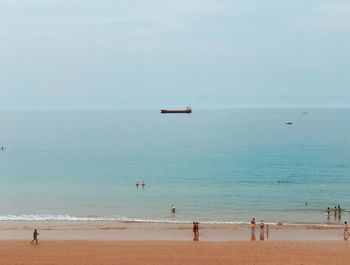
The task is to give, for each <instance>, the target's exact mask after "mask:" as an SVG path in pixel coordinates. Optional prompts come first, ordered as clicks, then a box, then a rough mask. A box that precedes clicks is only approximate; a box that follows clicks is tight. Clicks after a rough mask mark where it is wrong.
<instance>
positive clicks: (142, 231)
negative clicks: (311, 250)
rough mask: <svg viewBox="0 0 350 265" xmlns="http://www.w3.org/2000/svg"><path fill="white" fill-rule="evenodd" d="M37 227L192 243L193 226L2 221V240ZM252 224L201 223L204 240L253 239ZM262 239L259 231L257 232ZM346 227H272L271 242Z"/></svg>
mask: <svg viewBox="0 0 350 265" xmlns="http://www.w3.org/2000/svg"><path fill="white" fill-rule="evenodd" d="M34 228H37V229H38V230H39V233H40V237H39V239H40V240H43V241H45V240H100V241H104V240H116V241H118V240H119V241H134V240H135V241H140V240H143V241H147V240H152V241H155V240H158V241H191V239H192V236H193V233H192V224H169V223H123V222H113V221H2V222H0V239H2V240H29V239H30V238H31V237H32V232H33V230H34ZM250 236H251V233H250V228H249V225H246V224H241V225H226V224H220V225H215V224H210V225H209V224H200V240H201V241H214V242H227V241H247V240H250ZM256 239H259V229H258V228H257V230H256ZM342 239H343V227H342V226H341V225H338V226H324V225H310V224H309V225H297V226H295V225H270V233H269V240H270V241H275V240H307V241H315V240H316V241H317V240H342Z"/></svg>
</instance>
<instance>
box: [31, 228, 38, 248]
mask: <svg viewBox="0 0 350 265" xmlns="http://www.w3.org/2000/svg"><path fill="white" fill-rule="evenodd" d="M38 235H39V233H38V230H37V229H35V230H34V232H33V240H32V241H31V242H30V243H31V244H33V242H34V241H35V242H36V244H37V245H38V244H39V242H38Z"/></svg>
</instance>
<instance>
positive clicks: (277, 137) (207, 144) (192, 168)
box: [0, 109, 350, 223]
mask: <svg viewBox="0 0 350 265" xmlns="http://www.w3.org/2000/svg"><path fill="white" fill-rule="evenodd" d="M302 112H303V110H300V109H211V110H209V109H207V110H206V109H194V110H193V113H192V114H160V113H159V110H90V111H88V110H86V111H2V112H0V146H4V148H5V150H2V151H1V150H0V202H1V204H0V220H121V221H130V220H131V221H138V220H139V221H150V222H151V221H152V222H190V221H192V220H199V221H200V222H209V223H215V222H219V223H231V222H232V223H240V222H243V223H244V222H247V221H249V220H250V219H251V218H252V217H255V218H258V219H264V220H265V222H271V223H274V222H282V223H286V222H288V223H334V222H335V223H336V222H339V220H338V219H337V220H333V216H331V218H330V219H329V220H328V218H327V217H326V216H325V212H326V208H327V207H330V208H333V207H334V206H337V205H341V207H342V208H343V209H344V210H343V213H342V220H346V219H350V214H349V212H347V211H346V209H348V207H349V208H350V196H349V192H350V122H349V117H350V109H311V110H309V112H308V115H303V114H302ZM287 121H291V122H293V124H292V125H286V124H285V122H287ZM137 181H139V182H141V181H144V182H145V184H146V185H145V187H144V188H142V187H141V186H139V187H138V188H137V187H136V185H135V184H136V182H137ZM172 204H174V205H175V207H176V209H177V211H176V214H175V215H173V214H171V213H170V206H171V205H172Z"/></svg>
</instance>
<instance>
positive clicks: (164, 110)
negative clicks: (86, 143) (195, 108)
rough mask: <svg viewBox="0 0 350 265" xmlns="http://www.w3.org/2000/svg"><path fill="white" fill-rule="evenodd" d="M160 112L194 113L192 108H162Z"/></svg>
mask: <svg viewBox="0 0 350 265" xmlns="http://www.w3.org/2000/svg"><path fill="white" fill-rule="evenodd" d="M160 113H163V114H167V113H168V114H171V113H188V114H189V113H192V110H190V109H186V110H166V109H162V110H160Z"/></svg>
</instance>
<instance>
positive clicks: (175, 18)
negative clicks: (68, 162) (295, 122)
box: [0, 0, 350, 109]
mask: <svg viewBox="0 0 350 265" xmlns="http://www.w3.org/2000/svg"><path fill="white" fill-rule="evenodd" d="M0 34H1V35H0V36H1V41H0V99H1V104H0V108H2V109H3V108H10V109H17V108H24V109H26V108H59V109H61V108H124V107H141V108H143V107H152V108H160V107H183V106H187V105H191V106H192V107H193V108H195V107H250V106H257V107H268V106H272V107H293V106H296V107H314V106H339V107H341V106H350V1H349V0H317V1H316V0H307V1H305V0H264V1H262V0H172V1H168V0H148V1H146V0H123V1H121V0H114V1H112V0H111V1H107V0H0Z"/></svg>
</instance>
